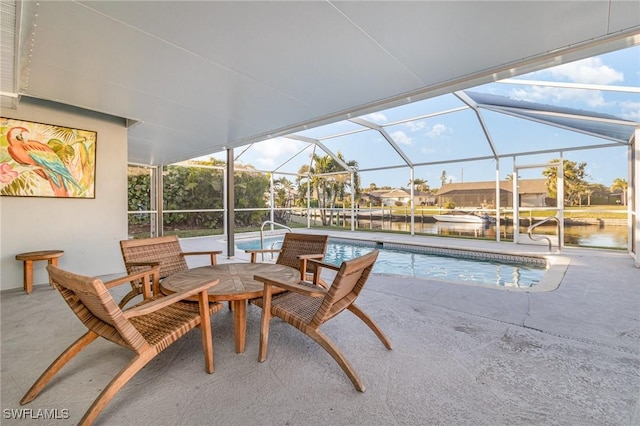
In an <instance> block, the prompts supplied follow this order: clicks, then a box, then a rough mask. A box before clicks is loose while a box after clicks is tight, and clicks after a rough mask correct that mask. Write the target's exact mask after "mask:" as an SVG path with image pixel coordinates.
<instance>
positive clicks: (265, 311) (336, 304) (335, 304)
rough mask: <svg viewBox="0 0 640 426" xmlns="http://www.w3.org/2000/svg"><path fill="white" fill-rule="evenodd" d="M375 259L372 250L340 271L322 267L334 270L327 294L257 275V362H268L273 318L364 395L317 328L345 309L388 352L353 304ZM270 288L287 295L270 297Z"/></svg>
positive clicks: (347, 366) (348, 367)
mask: <svg viewBox="0 0 640 426" xmlns="http://www.w3.org/2000/svg"><path fill="white" fill-rule="evenodd" d="M377 257H378V250H374V251H372V252H371V253H368V254H365V255H363V256H360V257H357V258H355V259H351V260H347V261H344V262H342V265H341V266H340V267H336V266H334V265H330V264H324V265H323V267H327V268H333V269H335V270H337V274H336V276H335V278H334V280H333V283H332V284H331V286H330V287H329V289H328V290H327V289H324V288H322V287H318V286H314V287H311V286H309V285H305V284H304V283H301V284H287V283H284V282H281V281H278V280H277V279H274V278H273V277H262V276H257V275H256V276H255V277H254V279H255V280H257V281H260V282H262V283H264V295H263V297H262V298H260V299H255V300H254V301H253V303H254V304H256V305H258V306H260V307H261V308H262V320H261V325H260V350H259V355H258V361H260V362H263V361H265V360H266V359H267V346H268V342H269V320H270V319H271V317H272V316H276V317H278V318H280V319H282V320H283V321H285V322H287V323H289V324H291V325H292V326H294V327H295V328H297V329H298V330H300V331H302V332H303V333H304V334H306V335H307V336H309V337H311V338H312V339H313V340H315V341H316V342H317V343H318V344H319V345H320V346H322V348H324V350H326V351H327V352H328V353H329V355H331V356H332V357H333V359H334V360H335V361H336V362H337V363H338V365H340V367H341V368H342V370H343V371H344V372H345V373H346V374H347V376H349V379H351V382H352V383H353V385H354V386H355V388H356V389H357V390H359V391H360V392H364V391H365V386H364V384H363V383H362V381H361V380H360V378H359V377H358V375H357V374H356V372H355V370H354V369H353V367H352V366H351V364H350V363H349V361H348V360H347V359H346V358H345V356H344V355H343V354H342V352H341V351H340V350H339V349H338V347H337V346H336V345H335V344H334V343H333V342H332V341H331V340H329V338H328V337H327V336H326V335H325V334H324V333H323V332H322V331H320V326H322V325H323V324H324V323H326V322H327V321H329V320H330V319H331V318H333V317H335V316H336V315H338V314H339V313H340V312H342V311H344V310H345V309H348V310H349V311H351V312H353V313H354V314H355V315H356V316H357V317H358V318H360V319H361V320H362V321H364V323H365V324H367V325H368V326H369V328H370V329H371V330H373V332H374V333H375V334H376V336H378V338H379V339H380V341H381V342H382V344H383V345H384V346H385V347H386V348H387V349H391V342H390V341H389V339H387V336H385V335H384V333H383V332H382V330H380V328H379V327H378V325H377V324H376V323H375V322H374V321H373V319H371V317H369V316H368V315H367V314H366V313H364V312H363V311H362V310H361V309H360V308H359V307H358V306H357V305H356V304H355V303H354V302H355V300H356V299H357V298H358V295H359V294H360V291H361V290H362V288H363V287H364V285H365V283H366V282H367V278H368V277H369V274H370V273H371V270H372V269H373V265H374V263H375V261H376V259H377ZM273 287H278V288H281V289H284V290H287V293H285V294H281V295H278V296H277V297H271V296H272V291H273Z"/></svg>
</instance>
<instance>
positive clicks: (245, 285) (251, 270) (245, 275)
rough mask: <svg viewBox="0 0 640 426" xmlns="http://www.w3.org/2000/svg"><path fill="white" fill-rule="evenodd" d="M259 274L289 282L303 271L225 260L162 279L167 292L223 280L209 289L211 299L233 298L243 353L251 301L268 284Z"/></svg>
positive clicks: (295, 280)
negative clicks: (261, 279)
mask: <svg viewBox="0 0 640 426" xmlns="http://www.w3.org/2000/svg"><path fill="white" fill-rule="evenodd" d="M255 275H261V276H266V277H274V278H277V279H278V280H280V281H284V282H286V283H298V282H299V281H300V271H299V270H297V269H295V268H291V267H289V266H284V265H277V264H273V263H223V264H219V265H211V266H202V267H199V268H193V269H189V270H186V271H182V272H178V273H176V274H173V275H170V276H168V277H167V278H165V279H164V280H162V282H161V283H160V288H161V291H162V292H163V293H165V294H171V293H176V292H179V291H181V290H183V289H186V288H191V287H193V286H194V285H199V284H204V283H207V282H210V281H211V280H214V279H219V280H220V282H219V283H218V284H217V285H214V286H213V287H211V288H210V289H209V291H208V292H209V301H210V302H226V301H228V302H230V304H231V310H232V311H233V331H234V336H235V345H236V352H237V353H243V352H244V348H245V340H246V331H247V301H248V300H249V299H253V298H256V297H262V292H263V290H264V284H263V283H261V282H259V281H256V280H254V279H253V277H254V276H255Z"/></svg>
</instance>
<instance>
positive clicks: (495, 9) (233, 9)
mask: <svg viewBox="0 0 640 426" xmlns="http://www.w3.org/2000/svg"><path fill="white" fill-rule="evenodd" d="M1 5H2V18H3V20H2V23H3V29H2V31H3V38H2V43H3V46H2V63H3V77H2V88H1V91H2V106H3V108H8V107H9V108H11V107H16V105H18V104H19V102H22V101H24V100H26V99H28V98H37V99H44V100H51V101H56V102H60V103H63V104H68V105H72V106H77V107H81V108H86V109H89V110H93V111H98V112H102V113H106V114H110V115H114V116H117V117H122V118H124V119H126V120H127V123H129V124H130V125H131V126H130V129H129V161H130V162H133V163H140V164H150V165H158V164H168V163H174V162H178V161H182V160H187V159H190V158H193V157H197V156H200V155H206V154H210V153H215V152H219V151H221V150H224V149H225V148H228V147H239V146H243V145H246V144H248V143H251V142H256V141H260V140H265V139H269V138H272V137H275V136H280V135H285V134H291V133H292V132H301V131H304V130H305V129H308V128H310V127H314V126H317V125H321V124H326V123H330V122H334V121H337V120H340V119H349V118H354V117H357V116H362V115H363V114H366V113H368V112H372V111H376V110H378V109H381V108H389V107H392V106H397V105H402V104H405V103H407V102H415V101H418V100H420V99H426V98H431V97H434V96H437V95H442V94H445V93H451V92H453V91H458V90H463V89H467V88H470V87H474V86H477V85H479V84H482V83H487V82H491V81H496V80H499V79H502V78H507V77H512V76H516V75H520V74H523V73H527V72H531V71H534V70H538V69H542V68H547V67H549V66H551V65H559V64H562V63H566V62H570V61H574V60H577V59H581V58H585V57H590V56H593V55H596V54H600V53H604V52H608V51H613V50H616V49H620V48H624V47H628V46H631V45H636V44H638V42H639V41H640V40H639V39H640V37H638V34H639V33H640V15H639V14H638V13H637V12H638V10H637V9H638V6H637V3H636V2H630V1H584V2H580V1H557V2H539V1H529V2H528V1H523V2H503V1H483V2H462V1H461V2H445V1H442V2H438V1H425V2H385V1H382V2H352V1H347V2H341V1H337V2H327V1H310V2H230V1H229V2H224V1H216V2H207V1H196V2H185V1H158V2H154V1H128V2H113V1H62V2H47V1H41V2H35V1H26V2H18V3H16V2H14V1H10V0H2V1H1ZM12 13H13V14H14V15H15V17H16V18H17V20H16V29H15V35H16V37H15V38H14V37H10V35H12V32H11V31H7V28H9V27H10V22H11V20H10V18H11V15H12ZM16 47H17V48H16ZM12 51H14V52H15V53H14V54H13V55H12V54H11V52H12ZM360 124H362V122H360Z"/></svg>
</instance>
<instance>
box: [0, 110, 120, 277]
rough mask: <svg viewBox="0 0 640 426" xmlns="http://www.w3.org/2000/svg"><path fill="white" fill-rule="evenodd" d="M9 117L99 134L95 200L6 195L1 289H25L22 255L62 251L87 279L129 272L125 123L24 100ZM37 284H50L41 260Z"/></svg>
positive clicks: (1, 207) (1, 209)
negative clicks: (124, 246) (123, 246)
mask: <svg viewBox="0 0 640 426" xmlns="http://www.w3.org/2000/svg"><path fill="white" fill-rule="evenodd" d="M1 115H2V116H3V117H8V118H15V119H21V120H29V121H36V122H41V123H47V124H56V125H61V126H66V127H75V128H80V129H86V130H94V131H96V132H98V139H97V145H96V157H97V158H96V187H95V198H94V199H69V198H65V199H56V198H35V197H6V196H2V197H0V241H1V243H0V290H7V289H12V288H22V276H23V264H22V262H20V261H17V260H15V255H16V254H17V253H21V252H27V251H37V250H50V249H60V250H64V251H65V254H64V256H63V257H61V258H60V267H62V268H64V269H67V270H69V271H72V272H76V273H80V274H85V275H105V274H113V273H118V272H123V271H124V266H123V264H122V259H121V256H120V247H119V241H120V240H122V239H126V238H127V129H126V127H125V125H124V120H122V119H119V118H115V117H111V116H107V115H102V114H97V113H91V112H87V111H84V110H81V109H76V108H71V107H67V106H62V105H58V104H55V103H50V102H43V101H37V100H28V101H22V102H21V104H20V106H19V107H18V109H17V110H3V111H2V112H1ZM34 265H35V267H34V284H35V285H37V284H43V283H47V282H48V277H47V274H46V271H45V266H46V262H36V263H35V264H34Z"/></svg>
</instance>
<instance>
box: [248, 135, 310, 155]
mask: <svg viewBox="0 0 640 426" xmlns="http://www.w3.org/2000/svg"><path fill="white" fill-rule="evenodd" d="M303 145H304V142H301V141H296V140H293V139H286V138H275V139H269V140H266V141H263V142H259V143H257V144H255V145H253V147H251V150H255V152H257V153H259V154H260V155H265V156H268V157H271V158H277V157H281V156H283V155H289V154H293V153H296V152H298V151H300V150H301V149H302V147H303Z"/></svg>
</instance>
